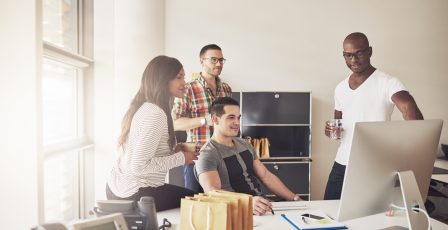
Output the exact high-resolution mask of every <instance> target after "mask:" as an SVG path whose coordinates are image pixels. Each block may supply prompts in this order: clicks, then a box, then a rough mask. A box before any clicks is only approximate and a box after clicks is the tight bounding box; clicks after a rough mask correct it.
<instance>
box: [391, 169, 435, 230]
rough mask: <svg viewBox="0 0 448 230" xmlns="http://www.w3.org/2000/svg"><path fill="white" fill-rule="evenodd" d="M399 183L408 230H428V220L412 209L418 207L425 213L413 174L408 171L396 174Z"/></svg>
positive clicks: (422, 214)
mask: <svg viewBox="0 0 448 230" xmlns="http://www.w3.org/2000/svg"><path fill="white" fill-rule="evenodd" d="M397 175H398V180H399V181H400V187H401V194H402V197H403V203H404V208H405V211H406V217H407V220H408V226H409V229H410V230H412V229H414V230H418V229H428V220H427V218H426V215H425V214H424V213H422V212H421V211H414V210H412V208H414V207H418V208H421V209H423V210H425V211H426V209H425V203H424V202H423V200H422V197H421V195H420V190H419V188H418V185H417V181H416V180H415V176H414V173H413V172H412V171H410V170H408V171H402V172H397Z"/></svg>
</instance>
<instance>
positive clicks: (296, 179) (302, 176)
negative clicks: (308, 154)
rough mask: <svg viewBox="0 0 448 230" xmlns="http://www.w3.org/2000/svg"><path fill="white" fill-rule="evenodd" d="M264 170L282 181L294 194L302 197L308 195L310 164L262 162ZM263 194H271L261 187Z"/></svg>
mask: <svg viewBox="0 0 448 230" xmlns="http://www.w3.org/2000/svg"><path fill="white" fill-rule="evenodd" d="M263 164H264V165H265V166H266V168H267V169H268V170H269V171H270V172H271V173H273V174H274V175H276V176H277V177H278V178H280V179H281V180H282V182H283V183H284V184H285V185H286V186H287V187H288V188H289V189H290V190H291V191H293V192H294V193H297V194H301V195H302V196H307V195H309V186H310V185H309V184H310V182H309V171H310V164H309V163H308V162H307V161H304V162H264V163H263ZM261 190H262V192H263V194H271V191H269V189H267V188H266V187H265V186H264V185H262V186H261Z"/></svg>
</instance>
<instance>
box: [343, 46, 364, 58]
mask: <svg viewBox="0 0 448 230" xmlns="http://www.w3.org/2000/svg"><path fill="white" fill-rule="evenodd" d="M369 48H370V47H367V48H365V49H363V50H359V51H358V52H356V53H348V52H342V56H344V58H345V60H351V59H352V58H353V57H356V58H358V59H359V58H362V57H364V56H365V55H366V54H367V52H368V51H369Z"/></svg>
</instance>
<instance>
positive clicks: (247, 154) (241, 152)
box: [195, 97, 301, 215]
mask: <svg viewBox="0 0 448 230" xmlns="http://www.w3.org/2000/svg"><path fill="white" fill-rule="evenodd" d="M211 115H212V121H213V128H214V131H213V136H212V137H211V139H210V140H209V141H208V142H207V143H206V144H205V145H204V146H203V147H202V149H201V151H200V155H199V157H198V160H197V162H196V165H195V170H196V174H197V176H198V178H199V183H200V184H201V186H202V188H203V189H204V191H205V192H207V191H210V190H213V189H223V190H227V191H234V192H241V193H247V194H251V195H253V196H254V202H253V210H254V214H256V215H263V214H264V213H266V212H267V211H269V210H271V208H272V205H271V203H270V202H269V201H268V200H266V199H264V198H263V197H261V196H260V195H261V191H260V184H259V182H258V180H260V181H261V182H262V183H263V184H264V185H265V186H266V187H267V188H268V189H269V190H270V191H271V192H273V193H274V194H275V195H277V196H280V197H282V198H283V199H285V200H291V201H298V200H301V199H300V197H299V196H298V195H297V194H294V193H293V192H291V191H290V190H289V189H288V188H287V187H286V186H285V185H284V184H283V183H282V182H281V181H280V179H279V178H278V177H276V176H275V175H274V174H272V173H271V172H269V170H267V169H266V167H265V166H264V165H263V164H262V163H261V162H260V160H259V159H258V157H257V155H256V154H255V152H254V149H253V148H252V146H251V145H249V143H247V142H246V141H244V140H243V139H241V138H238V137H236V136H237V135H238V132H239V130H240V118H241V114H240V107H239V104H238V102H237V101H235V100H234V99H232V98H229V97H223V98H218V99H216V100H215V102H213V105H212V108H211Z"/></svg>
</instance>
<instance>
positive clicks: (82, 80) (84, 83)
mask: <svg viewBox="0 0 448 230" xmlns="http://www.w3.org/2000/svg"><path fill="white" fill-rule="evenodd" d="M42 1H43V0H39V2H40V3H39V2H38V4H37V6H38V7H40V9H38V11H39V13H40V15H42V17H40V18H41V20H40V22H39V23H41V24H42V23H43V14H44V9H43V2H42ZM74 2H75V3H74V4H76V7H75V8H76V20H75V23H76V24H77V25H76V26H75V28H76V29H75V30H76V33H77V35H76V48H75V49H74V50H75V52H72V51H70V50H68V49H64V48H63V47H60V46H58V45H56V44H53V43H51V42H48V41H44V40H43V36H44V35H43V31H42V33H41V36H42V61H41V63H42V64H43V59H49V60H52V61H56V62H60V63H63V64H66V65H69V66H72V67H74V68H75V69H76V83H75V84H76V94H77V98H76V111H77V114H76V133H77V135H76V137H75V138H70V139H67V140H63V141H60V142H57V143H52V144H47V145H44V143H43V139H42V138H41V140H40V142H41V143H40V145H41V147H42V151H41V152H42V154H41V157H40V158H41V160H40V161H39V163H38V164H39V167H38V168H40V169H41V170H40V173H39V174H38V177H39V178H38V181H39V184H40V186H41V187H40V189H39V194H38V197H39V213H40V214H39V223H44V222H46V220H45V219H46V217H45V216H46V215H45V197H44V194H45V192H44V189H45V188H44V183H43V181H44V179H45V168H44V166H45V159H46V158H48V157H50V156H54V155H55V154H67V152H74V154H76V156H74V159H75V162H73V163H74V168H75V175H74V178H73V179H74V180H75V181H77V184H76V185H74V188H75V190H76V192H77V194H76V197H75V198H74V199H75V200H74V202H75V203H76V205H75V207H74V208H75V210H73V211H74V213H75V216H74V218H75V219H80V218H85V217H87V215H88V213H86V212H85V200H86V196H87V194H86V188H88V187H89V186H90V187H93V185H86V184H85V181H86V180H85V178H84V177H85V176H86V174H85V172H86V171H88V169H86V165H89V164H88V163H87V164H86V162H85V161H86V159H91V157H86V154H90V153H93V152H94V151H93V149H94V143H93V141H92V139H91V138H89V136H91V133H88V132H91V130H92V129H91V128H90V127H87V125H91V122H89V121H90V120H93V114H92V111H88V110H89V108H88V106H89V101H91V100H93V98H90V97H92V94H91V93H89V92H88V91H89V89H90V88H92V87H91V86H89V85H88V84H91V82H92V81H91V80H88V79H86V78H91V77H93V68H92V66H93V64H94V60H93V59H92V58H91V57H88V56H86V55H85V54H92V53H93V52H92V50H88V49H85V47H88V48H90V49H91V48H92V46H91V44H93V30H92V28H93V20H92V18H93V16H92V14H93V9H91V8H92V7H93V3H89V2H88V1H86V0H74ZM40 28H42V30H43V26H41V27H40ZM85 28H86V29H87V31H85V30H84V29H85ZM85 44H87V46H85ZM43 78H44V76H43V72H42V74H41V76H40V81H42V80H43ZM40 85H42V84H40ZM39 96H40V98H39V100H40V106H43V104H42V94H41V95H39ZM87 97H89V98H87ZM42 111H43V110H42V109H40V113H42ZM37 118H38V120H39V122H40V125H39V126H40V127H42V128H41V130H40V132H41V133H43V128H44V127H43V120H44V119H43V114H39V115H38V116H37ZM41 135H42V134H41ZM90 165H92V164H90ZM60 221H65V220H60Z"/></svg>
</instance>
